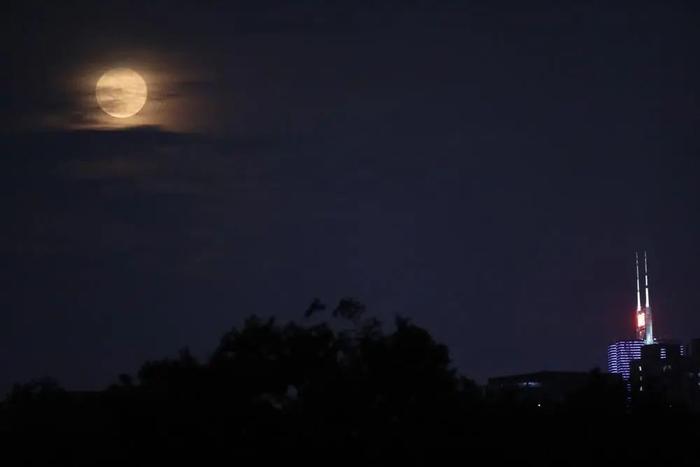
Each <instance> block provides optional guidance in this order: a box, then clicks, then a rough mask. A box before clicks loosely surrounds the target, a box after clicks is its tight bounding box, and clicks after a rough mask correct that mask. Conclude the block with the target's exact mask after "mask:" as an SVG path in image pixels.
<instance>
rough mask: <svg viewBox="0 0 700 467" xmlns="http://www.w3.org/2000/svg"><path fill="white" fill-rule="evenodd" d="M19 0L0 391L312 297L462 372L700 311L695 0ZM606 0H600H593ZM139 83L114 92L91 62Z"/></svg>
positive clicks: (131, 364)
mask: <svg viewBox="0 0 700 467" xmlns="http://www.w3.org/2000/svg"><path fill="white" fill-rule="evenodd" d="M372 3H373V4H371V6H367V5H370V3H369V2H340V1H321V0H308V1H295V2H289V1H277V2H263V1H256V0H250V1H232V2H215V1H207V2H190V3H184V2H182V3H180V2H166V1H151V2H140V1H115V2H109V1H105V2H89V3H79V2H33V1H22V2H18V5H15V6H11V7H3V14H2V19H1V20H0V124H1V125H2V127H1V128H2V135H1V138H0V164H1V165H0V213H1V214H2V229H0V254H1V257H2V261H1V262H0V392H4V391H6V390H7V389H8V388H9V387H10V385H11V384H12V383H14V382H22V381H27V380H29V379H31V378H34V377H40V376H45V375H50V376H54V377H56V378H57V379H58V380H59V381H60V382H61V383H62V384H63V385H65V386H66V387H69V388H76V389H77V388H99V387H103V386H106V385H107V384H109V383H111V382H113V381H115V380H116V376H117V375H118V374H119V373H123V372H129V373H133V372H135V371H136V370H137V369H138V367H139V365H140V364H141V363H142V362H143V361H145V360H147V359H155V358H161V357H165V356H168V355H174V354H175V353H176V352H177V350H178V349H179V348H181V347H183V346H186V345H188V346H190V347H191V348H192V350H193V351H194V352H195V354H196V355H200V356H206V355H207V354H208V353H209V352H211V351H212V350H213V349H214V347H215V346H216V344H217V342H218V339H219V337H220V336H221V335H222V334H223V333H224V332H225V331H227V330H228V329H230V327H232V326H234V325H240V324H241V323H242V321H243V319H244V318H245V317H247V316H249V315H250V314H253V313H256V314H259V315H263V316H269V315H274V316H277V317H278V318H279V319H281V320H287V319H295V320H300V319H301V318H302V315H303V312H304V310H305V309H306V307H307V305H308V304H309V303H310V302H311V300H312V299H313V298H314V297H319V298H321V299H322V300H323V301H325V302H326V303H328V304H329V305H330V306H332V305H333V304H335V303H336V302H337V301H338V300H339V299H340V298H342V297H345V296H352V297H356V298H358V299H359V300H361V301H363V302H364V303H365V304H366V305H367V307H368V312H369V313H372V314H374V315H376V316H378V317H379V318H380V319H382V320H385V321H387V322H391V321H392V320H393V316H394V315H396V314H401V315H404V316H407V317H409V318H411V319H412V320H413V321H414V322H415V323H416V324H419V325H421V326H425V327H426V328H427V329H429V330H430V331H431V332H432V333H433V335H434V336H435V337H436V338H437V339H438V340H440V341H442V342H445V343H446V344H448V345H449V347H450V350H451V355H452V357H453V360H454V364H455V365H456V366H457V368H459V370H460V371H461V372H462V373H464V374H465V375H467V376H470V377H472V378H475V379H476V380H477V381H481V382H483V381H484V380H485V379H486V378H487V377H489V376H497V375H503V374H510V373H518V372H527V371H536V370H542V369H561V370H589V369H591V368H593V367H595V366H600V367H604V366H605V353H606V346H607V344H608V343H610V342H611V341H613V340H615V339H618V338H630V337H632V334H633V323H634V314H633V310H634V308H635V305H636V303H635V296H634V251H635V250H636V249H639V250H643V249H647V250H648V253H649V267H650V274H651V281H652V289H651V300H652V308H653V310H654V313H655V324H654V327H655V332H656V334H657V335H658V336H659V337H674V338H679V339H683V340H687V339H689V338H691V337H698V336H700V287H698V283H700V262H699V259H700V245H698V238H700V220H699V214H700V183H699V182H700V162H699V157H700V152H699V150H700V132H698V125H699V124H700V113H699V111H700V101H699V97H698V91H699V90H700V54H699V53H698V52H699V51H700V48H699V47H698V44H700V27H698V25H699V24H700V6H698V2H696V1H687V2H674V1H653V2H652V1H636V2H591V1H585V2H584V1H581V2H575V1H571V2H568V1H567V2H554V1H552V2H537V1H534V2H521V1H517V2H498V1H483V2H478V1H474V2H466V1H465V2H457V1H454V2H447V1H445V2H427V1H423V2H410V1H385V2H372ZM612 3H615V5H614V6H613V5H612ZM115 67H129V68H131V69H133V70H136V71H137V72H139V73H140V74H141V75H142V76H143V77H144V79H145V81H146V82H147V83H148V87H149V97H148V101H147V103H146V105H145V107H144V108H143V109H142V111H141V112H140V113H139V114H137V115H136V116H135V117H133V118H130V119H115V118H113V117H109V116H108V115H107V114H105V113H104V112H102V111H101V110H100V108H99V107H98V105H97V103H96V101H95V83H96V82H97V79H98V78H99V77H100V75H101V74H102V73H104V72H105V71H107V70H109V69H111V68H115Z"/></svg>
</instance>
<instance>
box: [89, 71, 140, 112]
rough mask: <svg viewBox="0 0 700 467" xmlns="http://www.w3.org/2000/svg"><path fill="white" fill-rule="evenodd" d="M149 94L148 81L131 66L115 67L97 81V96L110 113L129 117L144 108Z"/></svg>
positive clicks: (104, 108)
mask: <svg viewBox="0 0 700 467" xmlns="http://www.w3.org/2000/svg"><path fill="white" fill-rule="evenodd" d="M147 96H148V88H147V87H146V81H144V79H143V78H142V77H141V75H139V74H138V73H136V72H135V71H134V70H132V69H130V68H114V69H112V70H109V71H108V72H107V73H105V74H104V75H102V77H101V78H100V79H99V80H98V81H97V86H96V88H95V97H96V98H97V103H98V104H99V105H100V107H101V108H102V110H104V111H105V112H106V113H107V114H108V115H111V116H112V117H116V118H129V117H131V116H133V115H136V114H137V113H138V112H139V110H141V109H142V108H143V105H144V104H145V103H146V97H147Z"/></svg>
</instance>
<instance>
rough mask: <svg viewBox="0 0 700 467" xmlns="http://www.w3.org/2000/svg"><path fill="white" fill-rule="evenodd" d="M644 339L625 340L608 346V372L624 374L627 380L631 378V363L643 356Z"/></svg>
mask: <svg viewBox="0 0 700 467" xmlns="http://www.w3.org/2000/svg"><path fill="white" fill-rule="evenodd" d="M643 345H644V341H642V340H638V339H634V340H624V341H617V342H615V343H612V344H610V345H609V346H608V373H613V374H618V375H621V376H622V379H624V380H625V381H626V382H627V381H629V379H630V363H631V362H632V360H639V359H640V358H641V357H642V346H643Z"/></svg>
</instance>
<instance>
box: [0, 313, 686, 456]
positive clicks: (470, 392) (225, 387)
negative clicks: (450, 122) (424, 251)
mask: <svg viewBox="0 0 700 467" xmlns="http://www.w3.org/2000/svg"><path fill="white" fill-rule="evenodd" d="M324 308H325V305H322V304H321V303H320V301H318V300H315V301H314V303H312V305H311V307H310V309H313V310H314V311H313V312H312V313H308V312H307V313H306V314H307V315H309V314H315V313H318V312H321V311H323V309H324ZM364 311H365V309H364V306H363V305H362V304H360V303H359V302H357V301H356V300H353V299H344V300H342V301H341V302H340V304H339V305H338V307H336V309H335V311H334V313H333V314H334V315H337V316H338V317H341V318H345V319H347V320H349V322H350V323H351V324H352V326H351V327H350V328H349V329H344V330H337V329H336V328H334V327H333V326H331V325H330V324H328V323H321V324H315V325H309V326H300V325H298V324H295V323H287V324H278V323H276V322H275V321H274V320H273V319H266V320H265V319H260V318H257V317H252V318H250V319H248V320H247V321H246V322H245V323H244V325H243V326H242V327H241V328H240V329H232V330H231V331H229V332H228V333H226V334H225V335H224V336H223V337H222V339H221V342H220V343H219V345H218V347H217V348H216V350H215V351H214V352H213V354H212V355H211V357H210V358H209V359H208V361H203V362H200V361H197V359H195V358H194V357H193V356H192V355H191V353H190V352H189V351H188V350H187V349H183V350H182V351H180V353H179V355H178V356H177V357H176V358H170V359H164V360H160V361H152V362H147V363H145V364H144V365H143V366H142V368H141V369H140V370H139V372H138V375H137V378H136V379H134V378H132V377H131V376H129V375H121V376H120V377H119V382H118V383H116V384H114V385H113V386H111V387H110V388H109V389H107V390H105V391H100V392H91V393H76V392H69V391H64V390H62V389H60V387H59V386H58V385H57V384H56V383H55V382H54V381H52V380H39V381H35V382H32V383H29V384H26V385H18V386H16V387H15V388H14V390H13V391H12V392H11V394H10V395H9V396H8V398H7V399H6V401H5V402H4V404H3V406H2V411H1V412H0V430H1V432H0V436H1V439H2V442H3V444H4V446H5V447H4V452H5V453H6V454H5V457H6V458H8V459H9V458H12V459H17V461H13V464H12V465H61V466H63V465H65V466H107V465H114V466H116V465H120V466H122V465H123V466H158V465H163V466H165V465H171V464H173V463H178V464H179V463H185V462H187V463H190V464H192V465H209V464H214V463H215V462H216V463H224V464H231V465H233V464H236V463H243V464H242V465H247V464H248V463H251V462H256V463H260V462H262V463H268V462H272V461H278V462H279V461H283V462H285V463H292V462H297V461H303V462H304V463H306V464H310V463H311V464H315V463H319V464H320V463H324V464H328V463H332V464H342V465H346V464H358V463H360V462H361V463H362V464H363V465H364V464H370V465H386V464H394V463H396V462H398V461H402V462H406V461H409V462H413V463H424V464H427V463H428V462H430V463H437V462H442V461H447V456H448V455H449V456H457V460H458V461H459V462H460V463H462V462H463V463H475V462H489V463H492V462H496V463H498V464H500V463H504V462H505V463H511V464H518V465H590V464H591V463H596V464H601V463H604V462H609V461H624V462H629V463H635V464H636V463H644V462H650V461H651V460H654V459H656V460H660V459H663V460H664V462H663V464H664V465H694V464H693V463H692V462H691V461H692V460H693V459H692V452H693V451H692V445H691V444H690V440H691V439H694V437H695V438H697V436H698V435H700V428H698V424H697V418H695V417H694V416H692V415H690V414H679V413H670V412H668V413H666V412H658V413H656V414H655V417H656V418H655V420H649V419H648V417H644V416H642V415H641V414H635V413H628V412H627V411H626V408H625V393H624V388H621V387H620V386H619V385H611V384H610V383H609V380H608V379H605V378H603V377H602V376H601V374H600V373H599V372H596V371H594V372H592V373H591V374H590V376H589V379H588V383H587V384H586V385H585V386H584V387H583V388H582V389H580V390H579V391H577V392H576V393H574V394H572V395H571V396H570V398H569V399H567V400H566V401H564V402H563V403H561V404H559V405H557V406H555V407H550V408H548V409H547V410H537V409H533V407H531V406H528V405H527V404H523V403H519V402H517V401H508V400H506V399H503V398H501V399H499V400H489V399H488V398H486V397H484V395H483V394H482V391H481V389H480V388H479V387H478V386H477V385H476V384H474V382H472V381H470V380H469V379H466V378H464V377H460V376H459V375H457V374H456V373H455V371H454V370H453V369H452V368H451V366H450V360H449V354H448V349H447V348H446V347H445V346H444V345H441V344H439V343H437V342H435V341H434V340H433V338H432V337H431V336H430V334H429V333H428V332H427V331H426V330H425V329H422V328H420V327H418V326H416V325H414V324H411V323H410V322H409V321H408V320H405V319H401V318H398V319H397V320H396V323H395V328H394V330H393V331H392V332H389V333H386V332H385V331H384V330H383V329H382V327H381V325H380V323H379V322H378V321H376V320H374V319H363V313H364ZM654 423H658V424H659V425H658V426H662V427H663V429H656V428H655V426H657V425H654ZM644 436H650V437H652V438H653V439H655V443H654V444H652V445H644V444H640V443H639V440H640V439H641V438H642V437H644Z"/></svg>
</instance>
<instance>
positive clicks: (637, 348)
mask: <svg viewBox="0 0 700 467" xmlns="http://www.w3.org/2000/svg"><path fill="white" fill-rule="evenodd" d="M634 266H635V273H636V281H637V310H636V312H635V327H636V332H635V337H636V339H633V340H620V341H617V342H615V343H613V344H610V345H609V346H608V372H609V373H614V374H619V375H622V377H623V379H624V380H625V381H629V379H630V362H631V361H632V360H639V359H640V358H641V356H642V354H641V352H642V347H643V346H644V345H649V344H653V343H654V342H656V341H655V339H654V330H653V323H652V316H651V302H650V301H649V270H648V267H647V253H646V251H645V252H644V299H645V300H644V302H645V303H644V307H642V295H641V288H640V281H639V279H640V278H639V255H638V254H637V253H636V252H635V254H634Z"/></svg>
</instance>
